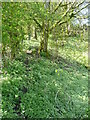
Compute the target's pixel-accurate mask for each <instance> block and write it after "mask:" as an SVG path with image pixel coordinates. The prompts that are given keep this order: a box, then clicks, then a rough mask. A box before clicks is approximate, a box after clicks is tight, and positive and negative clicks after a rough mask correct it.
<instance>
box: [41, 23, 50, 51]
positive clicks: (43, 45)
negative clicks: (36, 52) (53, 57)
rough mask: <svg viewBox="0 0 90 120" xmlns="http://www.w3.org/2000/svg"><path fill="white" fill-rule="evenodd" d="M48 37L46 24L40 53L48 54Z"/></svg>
mask: <svg viewBox="0 0 90 120" xmlns="http://www.w3.org/2000/svg"><path fill="white" fill-rule="evenodd" d="M48 37H49V31H48V24H45V26H44V28H43V33H42V39H41V43H40V52H47V48H48Z"/></svg>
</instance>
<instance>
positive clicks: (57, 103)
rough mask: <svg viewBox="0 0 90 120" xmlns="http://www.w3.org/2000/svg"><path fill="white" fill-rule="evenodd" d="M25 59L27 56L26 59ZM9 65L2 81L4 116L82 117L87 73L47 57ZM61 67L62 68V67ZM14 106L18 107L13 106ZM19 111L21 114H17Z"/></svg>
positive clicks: (86, 105) (85, 112)
mask: <svg viewBox="0 0 90 120" xmlns="http://www.w3.org/2000/svg"><path fill="white" fill-rule="evenodd" d="M26 59H27V58H26ZM28 59H29V63H28V66H27V67H25V66H26V63H25V59H24V60H23V61H22V62H20V61H16V60H14V61H13V62H12V63H11V62H10V64H9V65H8V68H7V69H6V70H5V71H7V75H5V74H4V78H3V79H4V81H3V84H2V109H3V118H24V117H28V118H50V117H53V118H71V117H72V118H83V117H87V109H88V96H87V94H88V93H87V90H88V87H87V86H88V72H87V70H86V69H85V68H83V67H81V69H76V67H77V66H76V65H75V68H74V67H73V66H70V67H69V68H68V69H67V67H66V66H67V64H66V63H65V62H64V61H62V62H63V64H61V65H60V64H58V63H56V62H53V61H50V60H48V59H46V58H43V57H42V58H38V59H36V58H32V57H29V58H28ZM62 66H63V67H62ZM16 105H18V106H19V108H17V109H16ZM19 112H20V113H19Z"/></svg>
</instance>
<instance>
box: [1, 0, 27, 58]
mask: <svg viewBox="0 0 90 120" xmlns="http://www.w3.org/2000/svg"><path fill="white" fill-rule="evenodd" d="M2 4H3V5H2V6H3V7H2V38H3V40H2V43H3V44H2V45H3V48H2V52H3V51H6V52H7V50H8V49H9V52H10V53H11V57H12V58H13V57H14V56H15V55H17V54H18V53H19V52H20V51H21V48H22V44H21V41H22V40H23V39H24V34H25V33H24V25H26V24H25V17H24V9H23V7H24V5H23V4H22V3H8V2H6V3H2ZM13 8H14V9H13ZM24 8H25V7H24ZM3 54H4V53H3Z"/></svg>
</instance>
